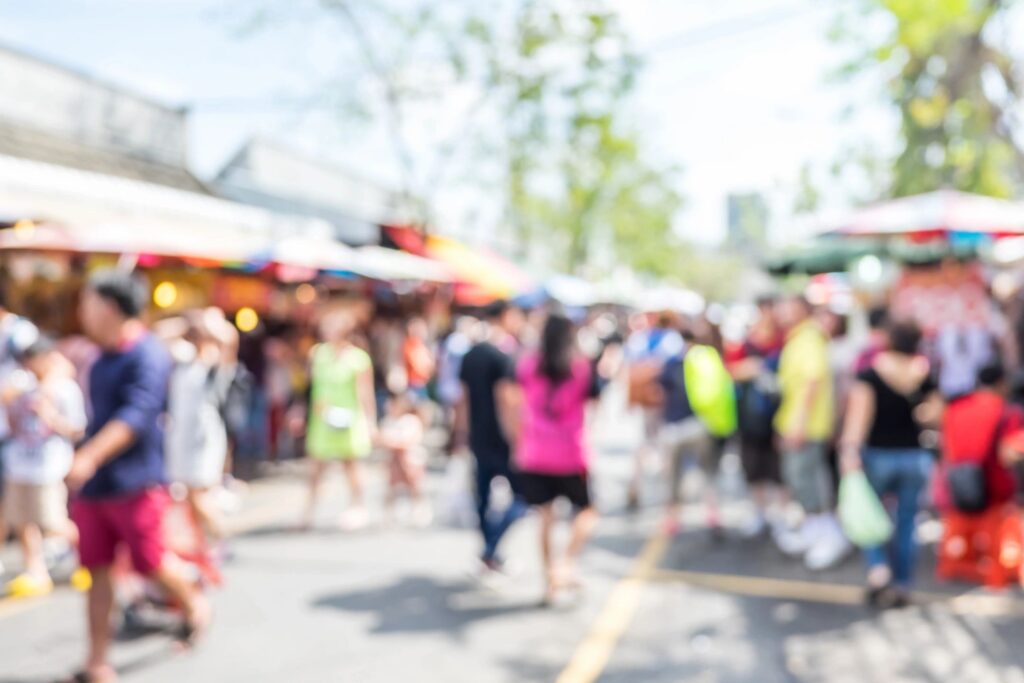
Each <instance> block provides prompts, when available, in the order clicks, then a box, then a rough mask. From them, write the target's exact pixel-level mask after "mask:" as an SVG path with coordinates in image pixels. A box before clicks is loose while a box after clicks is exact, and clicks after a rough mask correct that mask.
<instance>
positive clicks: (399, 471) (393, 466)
mask: <svg viewBox="0 0 1024 683" xmlns="http://www.w3.org/2000/svg"><path fill="white" fill-rule="evenodd" d="M423 432H424V424H423V418H422V417H421V415H420V413H419V410H418V408H417V401H416V399H415V398H414V397H411V396H408V395H406V394H395V395H394V396H392V397H391V399H390V400H389V401H388V405H387V414H386V416H385V417H384V419H383V420H381V425H380V445H381V446H382V447H383V448H385V449H386V450H387V451H388V455H389V456H390V463H389V476H388V493H387V500H386V504H387V508H388V511H389V515H390V516H392V517H394V514H395V506H396V504H397V502H398V498H399V496H400V495H401V494H402V493H403V492H404V493H406V494H407V495H408V496H409V499H410V502H411V503H412V511H411V520H412V524H413V526H416V527H421V528H422V527H427V526H430V523H431V522H432V521H433V519H434V513H433V511H432V510H431V507H430V501H428V500H427V498H426V496H425V495H424V492H423V473H424V467H425V465H426V460H427V452H426V449H425V448H424V447H423Z"/></svg>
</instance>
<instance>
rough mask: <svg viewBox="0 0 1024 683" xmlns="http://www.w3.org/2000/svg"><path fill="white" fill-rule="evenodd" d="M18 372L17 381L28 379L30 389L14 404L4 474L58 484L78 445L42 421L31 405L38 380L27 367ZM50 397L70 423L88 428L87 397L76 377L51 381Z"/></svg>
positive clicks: (25, 480) (36, 482) (37, 391)
mask: <svg viewBox="0 0 1024 683" xmlns="http://www.w3.org/2000/svg"><path fill="white" fill-rule="evenodd" d="M17 373H18V374H17V377H16V379H15V381H17V382H18V383H22V382H25V383H26V389H27V390H26V391H25V392H24V393H23V394H22V395H21V396H20V397H19V398H18V399H16V400H15V402H14V403H13V404H12V405H11V409H10V425H11V437H10V440H9V441H8V442H7V446H6V448H5V450H4V476H5V478H7V479H9V480H10V481H16V482H19V483H23V484H34V485H37V486H39V485H45V484H58V483H60V482H62V481H64V477H66V476H67V474H68V472H69V471H70V470H71V461H72V460H73V459H74V456H75V446H74V444H73V443H72V442H71V440H70V439H67V438H65V437H63V436H60V435H59V434H54V433H53V432H51V431H50V430H49V429H47V428H46V426H45V425H43V424H42V422H41V421H40V420H39V418H38V417H37V416H36V414H35V413H34V412H33V411H32V408H31V406H32V403H33V402H34V401H35V400H37V398H38V397H39V395H40V389H39V386H38V383H36V381H35V378H34V377H32V376H31V375H29V373H27V372H26V371H24V370H19V371H17ZM47 397H48V398H49V400H51V401H52V402H53V404H54V407H55V408H56V409H57V412H58V413H59V414H60V415H61V416H62V417H63V418H64V419H65V420H67V421H68V423H69V424H71V425H73V426H74V427H75V428H77V429H85V423H86V417H85V399H84V398H83V397H82V390H81V389H79V388H78V384H77V383H76V382H75V381H74V380H73V379H70V378H68V379H62V380H59V381H55V382H52V383H51V384H49V385H48V387H47Z"/></svg>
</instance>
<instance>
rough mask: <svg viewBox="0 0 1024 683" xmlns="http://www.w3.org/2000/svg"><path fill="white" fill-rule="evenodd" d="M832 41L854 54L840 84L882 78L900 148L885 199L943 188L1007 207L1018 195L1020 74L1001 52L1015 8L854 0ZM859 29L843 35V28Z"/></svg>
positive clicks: (943, 0)
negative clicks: (1006, 200) (1004, 200)
mask: <svg viewBox="0 0 1024 683" xmlns="http://www.w3.org/2000/svg"><path fill="white" fill-rule="evenodd" d="M858 2H859V6H858V7H859V9H860V11H861V17H860V18H859V19H858V20H857V21H856V22H851V21H849V18H848V17H844V21H843V26H844V28H842V29H841V30H839V31H838V32H837V37H838V38H840V39H841V40H844V41H847V42H848V43H851V44H854V45H856V46H857V47H858V52H859V54H858V57H857V59H855V60H854V61H853V62H851V63H850V64H849V65H847V67H846V68H845V73H846V74H847V75H851V76H856V75H858V74H864V73H866V72H873V73H879V72H881V73H886V74H891V76H890V77H889V78H888V80H887V85H886V97H887V99H888V101H890V102H891V103H892V105H893V106H894V107H896V108H897V109H898V111H899V116H900V135H901V138H902V146H901V149H900V151H899V152H898V154H897V155H896V157H895V158H894V159H892V163H891V177H890V191H891V194H892V195H893V196H904V195H911V194H917V193H920V192H927V191H930V190H936V189H939V188H952V189H958V190H964V191H969V192H978V193H981V194H987V195H992V196H997V197H1008V196H1011V195H1013V194H1015V193H1016V192H1018V191H1019V190H1020V189H1021V188H1022V187H1024V154H1022V149H1021V144H1020V141H1019V140H1017V139H1015V137H1014V131H1015V130H1016V129H1017V128H1018V123H1019V122H1018V98H1019V95H1020V92H1019V86H1018V82H1019V76H1020V74H1019V66H1020V65H1019V64H1018V63H1017V62H1016V61H1015V60H1014V58H1013V56H1012V55H1011V53H1010V50H1009V43H1010V37H1009V32H1010V27H1009V26H1008V23H1007V17H1008V9H1009V7H1010V6H1011V5H1012V4H1014V0H858ZM850 26H856V27H858V28H854V29H850V28H848V27H850Z"/></svg>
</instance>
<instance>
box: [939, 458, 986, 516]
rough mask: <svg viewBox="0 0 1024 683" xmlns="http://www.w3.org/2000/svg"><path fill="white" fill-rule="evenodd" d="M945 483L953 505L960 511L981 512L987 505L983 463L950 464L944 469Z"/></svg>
mask: <svg viewBox="0 0 1024 683" xmlns="http://www.w3.org/2000/svg"><path fill="white" fill-rule="evenodd" d="M946 483H947V484H948V485H949V497H950V499H951V500H952V501H953V507H955V508H956V509H957V510H959V511H960V512H967V513H977V512H983V511H984V510H985V509H986V508H987V507H988V485H987V483H986V481H985V468H984V466H983V465H981V464H979V463H974V462H961V463H957V464H955V465H950V466H949V467H948V468H947V470H946Z"/></svg>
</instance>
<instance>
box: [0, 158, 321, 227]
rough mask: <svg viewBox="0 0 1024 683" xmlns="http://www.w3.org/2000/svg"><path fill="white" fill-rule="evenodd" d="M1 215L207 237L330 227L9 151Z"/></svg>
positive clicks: (0, 185) (0, 181)
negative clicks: (230, 232)
mask: <svg viewBox="0 0 1024 683" xmlns="http://www.w3.org/2000/svg"><path fill="white" fill-rule="evenodd" d="M0 214H2V215H4V216H5V217H7V216H11V215H14V216H16V217H17V218H38V219H39V220H41V221H45V222H51V223H55V224H61V225H79V224H81V225H92V226H94V225H105V224H112V223H114V224H123V225H132V226H135V230H136V231H138V232H142V231H143V230H145V231H147V232H148V231H157V230H184V231H189V230H197V231H199V230H201V231H202V234H203V235H207V234H210V233H213V232H214V231H220V230H230V229H233V230H240V231H244V232H246V233H249V234H250V235H252V236H254V237H255V236H259V237H262V238H270V237H272V236H274V235H283V234H295V233H299V232H310V231H314V230H319V231H324V230H330V225H328V224H327V223H325V222H324V221H322V220H319V219H311V218H305V217H297V216H290V215H287V214H281V213H276V212H273V211H268V210H266V209H261V208H257V207H254V206H246V205H244V204H238V203H236V202H231V201H227V200H224V199H219V198H216V197H211V196H208V195H202V194H198V193H195V192H187V191H184V190H179V189H176V188H171V187H165V186H162V185H155V184H153V183H146V182H142V181H139V180H130V179H128V178H121V177H115V176H109V175H104V174H102V173H94V172H91V171H83V170H79V169H73V168H67V167H64V166H57V165H54V164H46V163H42V162H38V161H31V160H28V159H18V158H14V157H9V156H5V155H0ZM151 226H152V227H151ZM207 231H209V233H208V232H207Z"/></svg>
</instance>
